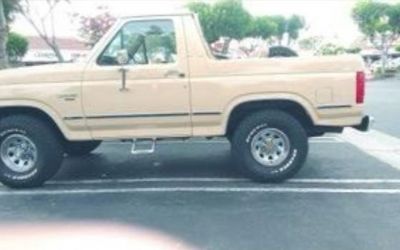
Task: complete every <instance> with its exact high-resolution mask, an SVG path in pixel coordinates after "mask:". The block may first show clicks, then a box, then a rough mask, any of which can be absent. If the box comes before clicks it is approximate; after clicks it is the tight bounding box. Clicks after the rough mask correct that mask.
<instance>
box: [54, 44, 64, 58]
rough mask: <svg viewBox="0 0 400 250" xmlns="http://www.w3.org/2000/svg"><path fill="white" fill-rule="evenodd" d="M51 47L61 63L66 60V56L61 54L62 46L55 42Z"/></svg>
mask: <svg viewBox="0 0 400 250" xmlns="http://www.w3.org/2000/svg"><path fill="white" fill-rule="evenodd" d="M51 48H52V49H53V51H54V53H55V54H56V57H57V59H58V62H60V63H62V62H65V60H64V57H63V55H62V54H61V51H60V48H59V47H58V45H57V44H53V45H52V46H51Z"/></svg>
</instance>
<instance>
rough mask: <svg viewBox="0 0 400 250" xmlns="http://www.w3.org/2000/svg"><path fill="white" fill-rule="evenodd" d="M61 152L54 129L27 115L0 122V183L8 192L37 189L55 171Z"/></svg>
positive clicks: (60, 159)
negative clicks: (7, 188) (16, 189)
mask: <svg viewBox="0 0 400 250" xmlns="http://www.w3.org/2000/svg"><path fill="white" fill-rule="evenodd" d="M63 154H64V153H63V148H62V145H61V143H60V139H59V138H58V136H57V134H56V132H55V131H54V128H52V127H51V126H49V125H48V124H46V122H45V121H42V120H41V119H38V118H35V117H33V116H29V115H11V116H8V117H4V118H2V119H1V120H0V182H1V183H3V184H4V185H6V186H8V187H11V188H31V187H38V186H41V185H42V184H43V183H44V182H45V181H47V180H48V179H50V178H51V177H53V176H54V175H55V174H56V173H57V171H58V170H59V168H60V166H61V163H62V160H63Z"/></svg>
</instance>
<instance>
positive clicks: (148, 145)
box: [131, 138, 157, 155]
mask: <svg viewBox="0 0 400 250" xmlns="http://www.w3.org/2000/svg"><path fill="white" fill-rule="evenodd" d="M156 141H157V138H153V139H133V143H132V149H131V154H133V155H143V154H153V153H154V152H155V150H156Z"/></svg>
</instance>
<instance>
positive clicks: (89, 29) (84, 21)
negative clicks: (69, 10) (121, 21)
mask: <svg viewBox="0 0 400 250" xmlns="http://www.w3.org/2000/svg"><path fill="white" fill-rule="evenodd" d="M97 10H98V11H100V13H99V14H97V15H94V16H81V15H79V14H75V17H78V18H79V23H80V26H81V27H80V29H79V35H80V36H81V37H82V38H83V39H84V40H85V41H86V44H87V45H88V46H89V47H93V46H94V45H95V44H96V43H97V42H98V41H99V40H100V38H102V37H103V35H104V34H105V33H106V32H107V31H108V30H109V29H110V28H111V26H112V25H113V24H114V23H115V21H116V18H115V17H113V16H112V15H111V14H110V13H109V11H108V9H107V8H105V7H103V6H99V7H98V8H97Z"/></svg>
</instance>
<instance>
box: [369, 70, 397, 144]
mask: <svg viewBox="0 0 400 250" xmlns="http://www.w3.org/2000/svg"><path fill="white" fill-rule="evenodd" d="M366 93H367V95H366V110H367V112H368V114H370V115H372V116H374V117H375V118H376V124H375V127H376V129H378V130H380V131H383V132H386V133H388V134H390V135H393V136H396V137H398V138H400V125H399V123H400V75H398V76H397V77H394V78H389V79H385V80H375V81H370V82H368V84H367V91H366Z"/></svg>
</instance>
